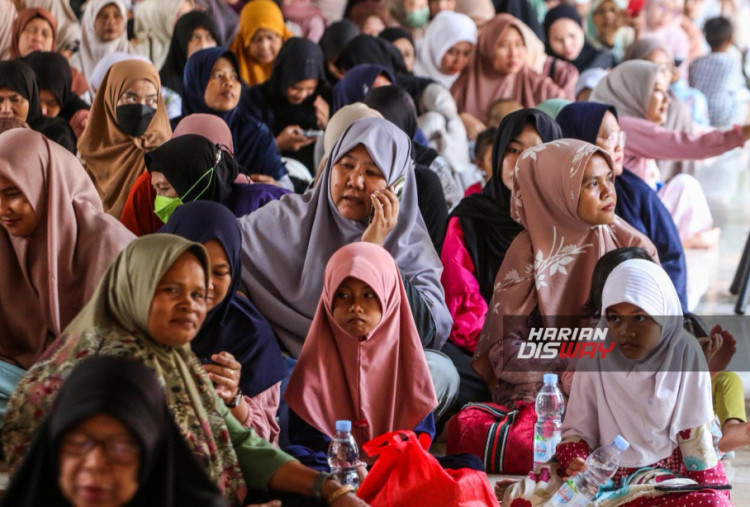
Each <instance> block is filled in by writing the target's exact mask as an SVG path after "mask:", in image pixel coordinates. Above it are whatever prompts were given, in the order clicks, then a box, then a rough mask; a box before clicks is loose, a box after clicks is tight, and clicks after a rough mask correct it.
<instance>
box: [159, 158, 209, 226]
mask: <svg viewBox="0 0 750 507" xmlns="http://www.w3.org/2000/svg"><path fill="white" fill-rule="evenodd" d="M220 160H221V150H217V153H216V164H215V165H214V167H212V168H211V169H209V170H208V171H206V172H205V173H203V174H202V175H201V177H200V178H198V181H196V182H195V183H194V184H193V186H192V187H190V188H189V189H187V191H186V192H185V194H184V195H185V196H186V197H187V196H189V195H190V192H192V191H193V189H195V187H197V186H198V185H199V184H200V182H201V181H203V180H204V179H205V178H206V177H208V182H207V183H206V186H205V187H204V188H203V190H201V191H200V192H199V193H198V195H196V196H195V197H194V198H190V199H189V200H188V202H190V201H197V200H198V199H200V197H201V196H202V195H203V194H205V193H206V191H207V190H208V189H209V188H210V187H211V180H212V179H213V175H214V168H215V167H216V165H218V164H219V161H220ZM182 204H183V201H182V198H180V197H165V196H163V195H157V196H156V198H155V199H154V215H156V216H157V217H159V219H160V220H161V221H162V222H164V223H165V224H166V223H167V221H168V220H169V217H171V216H172V213H174V211H175V210H176V209H177V208H178V207H180V206H181V205H182Z"/></svg>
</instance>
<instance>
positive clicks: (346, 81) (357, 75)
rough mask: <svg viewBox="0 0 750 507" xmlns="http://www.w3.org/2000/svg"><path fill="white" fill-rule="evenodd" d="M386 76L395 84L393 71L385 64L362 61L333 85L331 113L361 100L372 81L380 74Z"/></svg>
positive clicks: (369, 88)
mask: <svg viewBox="0 0 750 507" xmlns="http://www.w3.org/2000/svg"><path fill="white" fill-rule="evenodd" d="M381 74H382V75H384V76H385V77H387V78H388V80H389V81H390V82H391V84H392V85H395V84H396V78H395V77H394V76H393V72H391V70H390V69H389V68H388V67H386V66H385V65H380V64H377V63H363V64H361V65H357V66H356V67H354V68H353V69H351V70H350V71H348V72H347V73H346V74H345V75H344V77H342V78H341V80H340V81H339V82H338V83H336V86H334V87H333V107H332V108H331V113H335V112H336V111H338V110H339V109H341V108H342V107H344V106H348V105H349V104H354V103H355V102H363V101H364V100H365V97H366V96H367V94H368V93H369V92H370V90H371V89H372V83H373V82H374V81H375V80H376V79H377V78H378V76H380V75H381Z"/></svg>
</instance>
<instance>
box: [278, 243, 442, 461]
mask: <svg viewBox="0 0 750 507" xmlns="http://www.w3.org/2000/svg"><path fill="white" fill-rule="evenodd" d="M284 397H285V399H286V401H287V403H289V408H290V409H291V410H292V412H293V413H292V414H291V421H290V432H289V433H290V441H291V442H292V443H293V444H300V445H304V446H306V447H308V448H309V449H311V450H312V451H314V452H320V451H325V450H326V449H327V446H328V442H329V441H330V438H331V437H332V436H333V435H334V434H335V423H336V421H337V420H341V419H346V420H350V421H352V435H353V436H354V439H355V440H356V441H357V443H358V444H359V445H360V446H362V444H364V443H366V442H367V441H368V440H371V439H373V438H375V437H377V436H379V435H382V434H383V433H387V432H390V431H394V430H398V429H414V430H415V431H416V432H418V433H429V434H430V436H434V433H435V421H434V418H433V415H432V411H433V409H434V408H435V407H436V406H437V398H436V396H435V390H434V388H433V384H432V380H431V378H430V372H429V370H428V367H427V361H426V359H425V354H424V351H423V350H422V345H421V343H420V340H419V335H418V334H417V328H416V325H415V324H414V319H413V318H412V314H411V310H410V309H409V301H408V299H407V297H406V292H405V289H404V284H403V282H402V281H401V275H400V274H399V269H398V265H397V264H396V261H395V260H394V259H393V257H391V255H390V254H389V253H388V251H386V250H385V249H383V248H382V247H380V246H377V245H375V244H372V243H350V244H349V245H346V246H344V247H343V248H341V249H339V250H338V251H337V252H336V253H335V254H333V256H332V257H331V259H330V260H329V261H328V265H327V267H326V271H325V279H324V285H323V294H322V296H321V298H320V302H319V303H318V309H317V311H316V312H315V317H314V319H313V322H312V325H311V326H310V332H309V333H308V335H307V339H306V340H305V343H304V345H303V347H302V352H301V354H300V357H299V361H298V362H297V365H296V366H295V368H294V372H293V373H292V376H291V379H290V380H289V387H288V388H287V390H286V394H285V396H284Z"/></svg>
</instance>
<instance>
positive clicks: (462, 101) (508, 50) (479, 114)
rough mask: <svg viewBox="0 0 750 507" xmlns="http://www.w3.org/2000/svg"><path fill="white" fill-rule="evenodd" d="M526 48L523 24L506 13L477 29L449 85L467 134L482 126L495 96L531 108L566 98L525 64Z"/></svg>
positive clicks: (527, 45) (551, 82) (563, 93)
mask: <svg viewBox="0 0 750 507" xmlns="http://www.w3.org/2000/svg"><path fill="white" fill-rule="evenodd" d="M528 48H529V44H528V42H527V37H526V35H525V25H524V24H523V23H522V22H521V21H519V20H518V19H516V18H515V17H513V16H511V15H510V14H498V15H497V16H495V17H494V18H492V20H490V21H489V22H488V23H487V24H486V25H484V27H483V28H482V30H481V31H480V33H479V38H478V39H477V45H476V46H475V48H474V53H473V54H472V56H471V59H470V61H469V65H468V66H467V67H466V68H465V69H464V70H463V72H461V76H460V77H459V78H458V80H457V81H456V82H455V83H453V86H452V87H451V93H452V94H453V98H454V99H455V100H456V106H457V107H458V111H459V113H461V119H462V120H464V125H466V131H467V133H468V134H469V137H472V133H474V134H476V133H478V132H479V131H481V130H483V129H482V127H483V126H484V125H485V124H486V122H487V110H488V109H489V106H490V104H491V103H492V102H493V101H494V100H496V99H500V98H505V99H513V100H516V101H518V102H519V103H520V104H521V105H523V107H528V108H532V107H536V106H537V105H538V104H539V103H541V102H543V101H545V100H547V99H551V98H567V94H566V92H565V91H564V90H563V89H562V88H560V87H559V86H558V85H557V84H555V82H554V81H553V80H552V79H551V78H550V77H547V76H545V75H542V74H539V73H538V72H536V71H535V70H533V69H532V68H531V67H530V66H529V63H528ZM478 122H479V124H480V125H479V126H477V125H478Z"/></svg>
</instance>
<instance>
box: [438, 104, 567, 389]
mask: <svg viewBox="0 0 750 507" xmlns="http://www.w3.org/2000/svg"><path fill="white" fill-rule="evenodd" d="M561 137H562V130H561V129H560V127H559V125H558V124H557V123H556V122H555V120H553V119H552V117H550V116H549V115H547V114H546V113H543V112H542V111H539V110H538V109H520V110H518V111H515V112H513V113H510V114H509V115H507V116H506V117H505V118H503V121H502V122H501V123H500V126H499V127H498V136H497V139H496V140H495V146H494V147H493V150H492V178H490V180H489V181H488V182H487V185H485V187H484V188H483V189H482V191H481V192H480V193H478V194H472V195H470V196H469V197H466V198H465V199H463V200H462V201H461V203H460V204H459V205H458V206H457V207H456V209H455V210H454V211H453V213H452V214H451V217H450V219H449V220H448V230H447V231H446V235H445V241H444V243H443V251H442V255H441V261H442V263H443V274H442V277H441V282H442V283H443V288H444V289H445V301H446V304H447V305H448V310H450V312H451V316H452V317H453V322H454V324H453V328H452V329H451V334H450V336H449V341H448V342H447V343H446V344H445V347H443V352H445V353H446V354H447V355H448V356H449V357H450V358H451V359H452V360H453V362H454V364H455V365H456V369H458V373H459V375H461V393H460V394H459V400H461V401H464V402H469V401H479V400H481V399H483V398H482V396H486V398H484V399H487V400H488V399H489V392H488V391H487V390H486V383H485V382H484V380H483V379H481V378H480V377H479V376H478V375H477V374H476V373H475V372H474V370H473V369H472V367H471V359H472V354H473V352H474V349H475V348H476V346H477V343H478V341H479V334H480V332H481V331H482V326H483V324H484V319H485V315H486V313H487V308H488V305H489V302H490V300H491V299H492V294H493V292H494V285H495V276H496V275H497V271H498V269H499V268H500V265H501V264H502V262H503V259H504V258H505V253H506V252H507V250H508V248H509V247H510V245H511V243H512V242H513V240H514V239H515V237H516V236H517V235H518V234H519V233H520V232H521V231H522V230H523V227H521V225H520V224H519V223H518V222H516V221H515V220H513V218H512V217H511V214H510V203H511V188H512V181H513V180H512V177H513V176H512V175H513V168H514V167H515V164H516V160H517V159H518V158H519V156H520V155H521V152H522V151H524V150H525V149H528V148H531V147H532V146H536V145H537V144H541V143H546V142H549V141H554V140H555V139H560V138H561Z"/></svg>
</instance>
